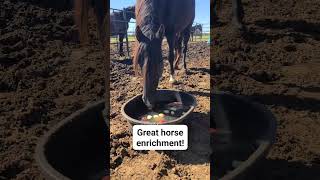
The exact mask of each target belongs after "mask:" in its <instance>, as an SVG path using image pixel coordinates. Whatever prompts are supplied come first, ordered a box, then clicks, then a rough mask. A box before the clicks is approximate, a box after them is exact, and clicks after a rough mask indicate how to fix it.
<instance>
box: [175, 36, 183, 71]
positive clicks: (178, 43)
mask: <svg viewBox="0 0 320 180" xmlns="http://www.w3.org/2000/svg"><path fill="white" fill-rule="evenodd" d="M182 37H183V36H182V34H181V35H179V37H178V38H177V39H176V43H175V61H174V68H175V69H179V62H180V59H181V51H182Z"/></svg>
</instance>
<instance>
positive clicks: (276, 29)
mask: <svg viewBox="0 0 320 180" xmlns="http://www.w3.org/2000/svg"><path fill="white" fill-rule="evenodd" d="M243 3H244V11H245V13H246V14H245V18H244V22H245V24H246V26H247V32H246V33H244V34H243V35H242V36H241V34H240V33H238V32H236V31H234V30H232V28H231V27H230V19H229V17H230V9H231V4H230V2H227V1H225V2H224V3H223V5H222V10H221V11H220V12H219V14H220V16H219V17H220V20H221V22H222V23H221V25H220V26H218V27H216V28H214V29H213V31H212V35H213V37H214V39H215V44H214V45H213V47H212V51H211V53H212V64H211V67H212V69H211V74H212V76H211V85H212V88H213V89H214V90H220V91H228V92H232V93H234V94H240V95H243V96H246V97H248V98H250V99H252V100H255V101H257V102H260V103H262V104H265V105H266V106H267V107H268V108H269V109H270V110H271V111H272V112H273V113H274V115H275V116H276V118H277V124H278V129H277V139H276V143H275V144H274V145H273V147H272V149H271V151H270V153H269V154H268V156H267V159H266V160H265V162H264V163H263V167H262V169H263V171H262V172H261V171H259V173H257V174H256V176H257V177H256V179H319V178H320V141H319V139H320V134H319V132H320V131H319V129H320V61H319V59H320V12H319V11H318V9H319V7H320V2H319V1H311V0H306V1H291V0H290V1H289V0H282V1H268V0H262V1H255V2H252V1H247V0H246V1H243ZM253 179H254V178H253Z"/></svg>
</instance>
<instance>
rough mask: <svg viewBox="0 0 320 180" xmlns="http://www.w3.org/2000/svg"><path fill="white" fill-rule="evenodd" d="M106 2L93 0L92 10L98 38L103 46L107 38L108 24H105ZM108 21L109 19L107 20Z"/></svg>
mask: <svg viewBox="0 0 320 180" xmlns="http://www.w3.org/2000/svg"><path fill="white" fill-rule="evenodd" d="M108 10H109V9H108V4H107V1H101V0H94V11H95V14H96V19H97V28H98V33H99V38H100V41H101V43H102V45H103V46H105V43H106V42H105V41H106V38H107V27H108V26H109V24H106V23H107V22H106V19H105V18H109V17H107V13H108ZM108 22H109V21H108Z"/></svg>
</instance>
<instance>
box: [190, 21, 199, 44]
mask: <svg viewBox="0 0 320 180" xmlns="http://www.w3.org/2000/svg"><path fill="white" fill-rule="evenodd" d="M194 35H200V38H201V39H202V25H201V24H196V25H194V26H192V28H191V41H193V36H194Z"/></svg>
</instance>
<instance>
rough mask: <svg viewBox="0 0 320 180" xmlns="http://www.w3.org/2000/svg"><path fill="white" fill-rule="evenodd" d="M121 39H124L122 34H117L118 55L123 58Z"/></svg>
mask: <svg viewBox="0 0 320 180" xmlns="http://www.w3.org/2000/svg"><path fill="white" fill-rule="evenodd" d="M123 38H124V34H119V54H120V56H124V53H123Z"/></svg>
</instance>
